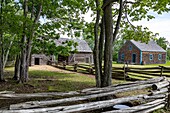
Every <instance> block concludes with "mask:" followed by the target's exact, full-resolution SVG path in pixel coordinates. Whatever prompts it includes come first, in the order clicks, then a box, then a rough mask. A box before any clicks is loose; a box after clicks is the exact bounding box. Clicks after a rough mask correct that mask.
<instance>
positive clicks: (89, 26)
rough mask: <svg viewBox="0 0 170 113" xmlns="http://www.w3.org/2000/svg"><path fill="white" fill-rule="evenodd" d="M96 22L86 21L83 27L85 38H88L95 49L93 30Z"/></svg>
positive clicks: (87, 40) (88, 41) (91, 46)
mask: <svg viewBox="0 0 170 113" xmlns="http://www.w3.org/2000/svg"><path fill="white" fill-rule="evenodd" d="M93 26H94V23H93V22H91V23H86V24H85V27H84V29H83V39H84V40H86V42H87V43H88V45H89V46H90V48H91V49H92V50H93V49H94V32H93Z"/></svg>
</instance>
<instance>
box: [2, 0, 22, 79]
mask: <svg viewBox="0 0 170 113" xmlns="http://www.w3.org/2000/svg"><path fill="white" fill-rule="evenodd" d="M17 13H18V8H17V6H16V4H15V2H14V1H9V0H1V1H0V81H4V76H3V72H4V67H5V65H6V62H7V59H8V55H9V51H10V49H11V46H12V44H13V42H14V39H15V38H16V34H17V35H18V34H19V33H18V31H19V30H20V27H19V25H18V23H17V20H19V17H18V15H17Z"/></svg>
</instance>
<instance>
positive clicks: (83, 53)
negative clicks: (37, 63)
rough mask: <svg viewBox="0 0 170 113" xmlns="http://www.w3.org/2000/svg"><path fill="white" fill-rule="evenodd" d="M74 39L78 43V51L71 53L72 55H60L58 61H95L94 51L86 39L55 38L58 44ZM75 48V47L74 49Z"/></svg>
mask: <svg viewBox="0 0 170 113" xmlns="http://www.w3.org/2000/svg"><path fill="white" fill-rule="evenodd" d="M70 40H73V41H74V42H77V43H78V46H77V47H76V49H77V53H74V54H71V55H70V56H67V57H64V56H60V55H59V56H58V62H63V61H66V62H67V63H78V62H85V63H93V52H92V50H91V48H90V47H89V45H88V44H87V42H86V41H85V40H80V39H68V38H59V39H58V40H55V43H56V45H58V46H59V45H62V44H63V42H66V41H70ZM74 49H75V48H74V47H73V50H74Z"/></svg>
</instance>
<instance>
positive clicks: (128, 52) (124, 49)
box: [118, 41, 141, 64]
mask: <svg viewBox="0 0 170 113" xmlns="http://www.w3.org/2000/svg"><path fill="white" fill-rule="evenodd" d="M130 46H131V47H132V49H131V50H130V49H129V47H130ZM122 54H124V59H122V58H121V57H122ZM133 54H136V62H135V64H140V63H141V62H140V50H139V49H138V48H137V47H136V46H135V45H134V44H133V43H131V42H130V41H127V42H126V43H125V44H124V45H123V46H122V48H121V49H120V50H119V55H118V62H121V63H123V62H128V63H132V55H133Z"/></svg>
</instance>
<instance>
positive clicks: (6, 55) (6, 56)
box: [3, 35, 15, 69]
mask: <svg viewBox="0 0 170 113" xmlns="http://www.w3.org/2000/svg"><path fill="white" fill-rule="evenodd" d="M14 37H15V35H14V36H13V37H12V40H11V41H10V43H9V46H8V48H7V50H6V54H5V57H4V64H3V69H4V68H5V66H6V63H7V61H8V55H9V51H10V49H11V46H12V43H13V40H14Z"/></svg>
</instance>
